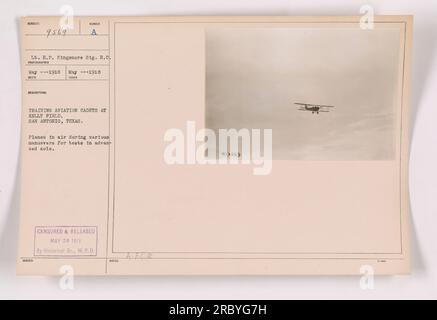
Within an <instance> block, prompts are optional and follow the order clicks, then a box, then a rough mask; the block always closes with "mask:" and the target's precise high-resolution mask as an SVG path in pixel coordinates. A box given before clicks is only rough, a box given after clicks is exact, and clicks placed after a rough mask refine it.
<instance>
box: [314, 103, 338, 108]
mask: <svg viewBox="0 0 437 320" xmlns="http://www.w3.org/2000/svg"><path fill="white" fill-rule="evenodd" d="M318 106H319V107H321V108H334V107H335V106H327V105H323V104H319V105H318Z"/></svg>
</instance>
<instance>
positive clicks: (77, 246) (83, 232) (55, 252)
mask: <svg viewBox="0 0 437 320" xmlns="http://www.w3.org/2000/svg"><path fill="white" fill-rule="evenodd" d="M97 234H98V230H97V227H96V226H38V227H35V235H34V236H35V238H34V256H62V257H65V256H68V257H80V256H96V255H97V241H98V236H97Z"/></svg>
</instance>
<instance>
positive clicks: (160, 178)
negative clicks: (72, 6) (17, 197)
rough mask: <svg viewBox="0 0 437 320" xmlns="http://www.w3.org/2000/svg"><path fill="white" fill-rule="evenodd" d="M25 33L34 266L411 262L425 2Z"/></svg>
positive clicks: (47, 271) (49, 25)
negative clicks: (368, 12) (404, 8)
mask: <svg viewBox="0 0 437 320" xmlns="http://www.w3.org/2000/svg"><path fill="white" fill-rule="evenodd" d="M21 34H22V38H21V48H22V85H23V88H22V100H23V108H22V111H23V112H22V148H21V168H22V169H21V220H20V236H19V238H20V239H19V240H20V241H19V248H18V261H17V271H18V273H19V274H23V275H56V274H59V273H63V272H65V270H66V268H67V269H68V268H71V270H74V273H75V274H81V275H125V274H126V275H158V274H175V275H177V274H180V275H187V274H190V275H205V274H211V275H226V274H236V275H255V274H259V275H270V274H271V275H274V274H285V275H287V274H290V275H291V274H297V275H298V274H360V273H365V272H374V273H375V274H405V273H409V271H410V244H409V217H408V215H409V202H408V183H407V176H408V171H407V168H408V154H409V153H408V147H409V142H408V139H409V138H408V137H409V134H408V116H409V97H410V90H409V81H410V58H411V57H410V56H411V41H412V39H411V37H412V18H411V17H410V16H379V17H375V20H374V23H373V25H371V26H369V25H367V26H366V25H365V26H363V24H362V21H361V20H360V17H74V18H69V17H62V18H59V17H25V18H22V20H21ZM222 137H224V139H222ZM258 151H259V152H258Z"/></svg>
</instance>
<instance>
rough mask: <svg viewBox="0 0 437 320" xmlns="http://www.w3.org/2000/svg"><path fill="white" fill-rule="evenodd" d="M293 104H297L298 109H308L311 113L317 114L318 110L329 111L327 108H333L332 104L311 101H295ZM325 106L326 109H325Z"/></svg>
mask: <svg viewBox="0 0 437 320" xmlns="http://www.w3.org/2000/svg"><path fill="white" fill-rule="evenodd" d="M294 104H295V105H298V106H299V107H298V108H299V109H297V110H299V111H309V112H311V113H313V114H314V113H316V114H319V112H329V108H334V106H327V105H324V104H312V103H300V102H295V103H294ZM325 108H326V109H325Z"/></svg>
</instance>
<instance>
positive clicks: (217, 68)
mask: <svg viewBox="0 0 437 320" xmlns="http://www.w3.org/2000/svg"><path fill="white" fill-rule="evenodd" d="M399 40H400V32H399V29H398V28H384V29H375V30H361V29H359V28H358V27H356V26H353V27H350V28H347V29H346V28H318V29H301V28H294V29H293V28H228V29H226V28H217V29H209V30H208V31H207V33H206V104H207V111H206V114H207V126H208V127H210V128H213V129H217V128H272V129H273V152H274V158H275V159H310V160H373V159H381V160H383V159H393V158H394V120H395V115H394V110H395V106H394V102H395V101H394V96H395V94H396V92H395V90H396V79H397V76H398V66H399V55H400V52H399ZM294 102H308V103H314V104H326V105H334V106H335V108H334V109H333V110H331V111H332V112H330V113H320V114H319V115H315V114H314V115H313V114H311V112H302V111H298V110H297V107H296V106H295V105H294Z"/></svg>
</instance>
